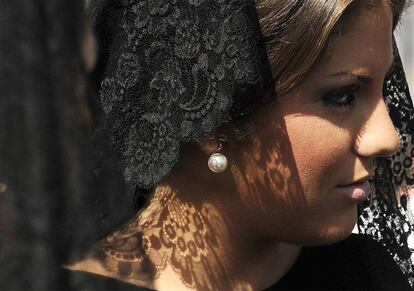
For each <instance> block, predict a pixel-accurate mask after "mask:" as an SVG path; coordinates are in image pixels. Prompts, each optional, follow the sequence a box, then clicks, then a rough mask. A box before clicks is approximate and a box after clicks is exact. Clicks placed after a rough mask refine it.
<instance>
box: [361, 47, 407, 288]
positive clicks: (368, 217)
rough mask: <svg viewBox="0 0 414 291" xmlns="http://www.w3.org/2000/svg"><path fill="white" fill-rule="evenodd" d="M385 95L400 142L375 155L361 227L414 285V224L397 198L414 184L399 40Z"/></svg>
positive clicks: (362, 206) (384, 91)
mask: <svg viewBox="0 0 414 291" xmlns="http://www.w3.org/2000/svg"><path fill="white" fill-rule="evenodd" d="M383 95H384V100H385V103H386V105H387V109H388V111H389V115H390V117H391V120H392V121H393V123H394V127H395V129H396V131H397V132H398V135H399V138H400V146H399V148H398V150H397V151H396V152H395V153H394V154H393V155H391V156H389V157H378V158H376V159H375V161H374V170H375V174H374V178H373V180H372V181H370V182H371V196H372V197H371V199H369V200H367V201H364V202H362V203H361V204H360V205H359V218H358V228H359V232H360V233H362V234H367V235H369V236H371V237H372V238H374V239H375V240H376V241H379V242H380V243H381V244H382V245H384V246H385V247H386V249H387V251H388V252H389V254H390V255H391V256H392V257H393V258H394V260H395V261H396V262H397V263H398V265H399V266H400V268H401V270H402V271H403V272H404V274H405V275H406V277H407V279H408V281H409V282H410V284H411V286H414V268H413V262H412V261H411V258H410V257H411V256H412V252H411V250H410V249H409V247H408V238H409V235H410V233H412V230H413V225H411V224H410V222H409V220H408V217H407V214H406V212H405V210H404V209H403V207H402V206H401V205H399V203H398V200H397V197H398V196H401V195H402V194H404V195H408V193H407V192H408V189H410V188H412V187H414V186H413V184H414V168H413V162H412V161H413V158H414V147H413V145H414V139H413V132H414V108H413V104H412V100H411V97H410V92H409V89H408V85H407V81H406V78H405V74H404V70H403V65H402V62H401V58H400V56H399V53H398V48H397V46H396V44H395V42H394V69H393V71H392V73H391V74H390V75H389V76H388V78H387V79H386V80H385V82H384V90H383ZM403 200H404V199H403Z"/></svg>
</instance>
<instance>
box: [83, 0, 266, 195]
mask: <svg viewBox="0 0 414 291" xmlns="http://www.w3.org/2000/svg"><path fill="white" fill-rule="evenodd" d="M90 10H91V12H90V13H91V15H92V20H93V23H94V27H95V33H96V35H97V37H98V39H99V43H100V52H101V58H100V63H99V64H98V70H99V71H100V72H101V75H100V76H98V77H100V78H101V80H100V81H102V82H101V89H100V101H101V106H102V109H103V111H104V115H103V117H104V126H105V127H106V128H107V129H108V133H109V135H110V136H111V138H112V142H113V144H114V147H115V148H116V150H117V152H118V154H119V157H120V160H121V163H122V166H123V169H122V170H123V174H124V177H125V181H126V182H127V183H128V184H130V185H133V186H138V187H141V188H145V189H150V188H152V187H153V186H155V185H156V184H158V183H159V182H160V180H161V179H162V178H163V177H164V176H165V175H167V174H168V173H169V171H170V170H171V168H172V167H173V166H174V164H175V163H176V162H177V161H178V158H179V155H180V147H181V144H183V143H185V142H189V141H194V140H196V139H197V138H199V137H201V136H204V135H209V134H212V133H213V131H214V130H215V129H217V128H218V127H219V126H221V125H223V123H225V122H228V121H230V120H231V119H232V118H234V117H235V116H234V115H236V113H237V115H240V114H241V113H245V112H243V110H244V109H245V108H246V105H247V104H255V105H256V106H258V105H259V104H260V103H264V101H265V100H264V99H265V98H269V96H272V95H271V94H261V92H262V91H266V89H268V88H270V86H272V85H273V79H272V77H271V70H270V65H269V63H268V60H267V55H266V51H265V47H264V44H263V42H262V37H261V32H260V25H259V21H258V16H257V12H256V9H255V1H253V0H230V1H213V0H203V1H188V0H187V1H176V0H168V1H148V0H139V1H138V0H123V1H119V0H116V1H111V0H108V1H100V0H96V1H92V2H91V7H90ZM258 96H261V97H260V98H258ZM272 97H274V96H272Z"/></svg>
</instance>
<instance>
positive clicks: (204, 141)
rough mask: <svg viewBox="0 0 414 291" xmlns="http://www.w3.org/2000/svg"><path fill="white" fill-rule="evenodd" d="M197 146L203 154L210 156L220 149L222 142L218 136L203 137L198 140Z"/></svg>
mask: <svg viewBox="0 0 414 291" xmlns="http://www.w3.org/2000/svg"><path fill="white" fill-rule="evenodd" d="M197 146H198V147H199V149H200V150H201V152H203V153H204V154H205V155H207V156H210V155H212V154H214V153H215V152H216V151H217V150H219V149H220V141H219V138H218V137H217V136H208V137H201V138H199V139H198V140H197Z"/></svg>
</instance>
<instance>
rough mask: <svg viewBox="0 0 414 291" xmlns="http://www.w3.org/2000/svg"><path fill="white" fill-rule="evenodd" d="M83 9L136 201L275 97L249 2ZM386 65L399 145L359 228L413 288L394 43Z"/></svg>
mask: <svg viewBox="0 0 414 291" xmlns="http://www.w3.org/2000/svg"><path fill="white" fill-rule="evenodd" d="M90 13H91V16H92V20H93V25H94V27H95V30H96V35H97V37H98V40H99V42H100V47H101V52H100V55H101V59H100V62H99V63H98V68H97V72H98V73H100V75H99V76H97V78H98V79H99V80H101V81H102V82H101V90H100V94H99V95H100V96H99V97H100V103H101V107H102V109H103V123H104V126H105V128H106V130H107V132H108V134H109V136H110V137H111V140H112V143H113V145H114V148H115V149H116V151H117V153H118V155H119V157H120V161H121V165H122V166H121V168H122V171H123V176H124V178H125V181H126V183H127V184H128V185H129V188H130V189H135V187H136V189H137V190H136V193H138V196H139V195H141V196H142V195H143V193H146V192H145V191H144V190H145V189H147V190H148V189H151V188H152V187H153V186H154V185H156V184H157V183H158V182H159V181H160V180H161V179H162V178H163V177H164V176H165V175H166V174H167V173H168V172H169V171H170V170H171V168H172V167H173V166H174V164H175V163H176V162H177V160H178V158H179V155H180V147H181V145H182V144H183V143H185V142H188V141H192V140H195V139H197V138H199V137H201V136H203V135H208V134H210V133H212V132H213V131H214V130H215V129H217V128H218V127H219V126H221V125H222V124H224V123H225V122H228V121H230V120H231V119H234V118H237V115H238V114H240V115H243V114H244V113H246V112H245V111H248V110H247V108H250V109H251V108H253V107H254V106H260V105H263V104H265V103H266V102H269V101H271V100H272V99H273V98H275V96H274V95H273V94H266V95H265V94H262V93H260V92H264V91H266V90H269V88H270V86H271V85H272V84H273V80H272V78H271V71H270V66H269V64H268V61H267V56H266V51H265V49H264V45H263V42H262V36H261V32H260V26H259V22H258V18H257V12H256V8H255V1H254V0H186V1H178V0H121V1H118V0H117V1H112V0H105V1H102V0H95V1H94V0H92V2H91V4H90ZM394 59H395V67H394V71H393V73H392V74H391V76H390V77H389V79H388V80H386V82H385V86H384V96H385V100H386V103H387V105H388V109H389V113H390V116H391V118H392V120H393V122H394V125H395V127H396V129H397V130H398V133H399V135H400V139H401V144H400V148H399V150H398V151H397V152H396V153H395V154H394V155H393V156H392V157H387V158H378V159H376V161H375V177H374V179H373V180H372V181H371V184H372V189H373V198H372V200H371V201H367V202H365V203H363V204H361V205H360V216H359V221H358V226H359V231H360V233H364V234H367V235H370V236H372V237H374V238H375V239H376V240H378V241H380V242H381V243H382V244H383V245H384V246H385V247H386V248H387V250H388V252H389V253H390V254H391V255H392V256H393V257H394V259H395V261H396V262H397V263H398V264H399V266H400V267H401V269H402V270H403V272H404V273H405V274H406V276H407V278H408V280H409V281H410V283H411V284H413V283H414V273H413V264H412V261H411V250H410V248H409V245H408V242H409V238H410V234H411V229H412V223H410V221H409V220H408V218H407V212H406V209H404V207H403V206H404V205H401V204H400V201H399V200H398V199H397V198H396V194H398V193H400V194H401V193H408V191H409V189H410V187H411V185H412V184H413V181H414V178H413V173H414V172H413V168H412V157H413V155H414V149H413V138H412V133H413V117H414V111H413V110H414V109H413V105H412V101H411V99H410V95H409V92H408V87H407V83H406V80H405V76H404V71H403V67H402V64H401V60H400V58H399V55H398V50H397V48H396V46H394ZM261 90H262V91H261ZM258 96H262V97H261V98H259V97H258ZM265 96H266V98H265ZM404 197H405V196H404V195H403V199H402V200H401V201H403V202H404ZM403 204H404V203H403ZM410 246H411V245H410Z"/></svg>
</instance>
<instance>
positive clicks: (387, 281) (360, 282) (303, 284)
mask: <svg viewBox="0 0 414 291" xmlns="http://www.w3.org/2000/svg"><path fill="white" fill-rule="evenodd" d="M278 289H280V290H282V289H283V290H289V289H291V290H292V289H318V290H323V289H325V290H327V289H331V290H332V289H337V290H338V289H341V290H350V289H352V290H412V289H411V288H410V286H409V284H408V281H407V280H406V278H405V276H404V275H403V273H402V271H401V270H400V269H399V267H398V266H397V264H396V263H395V262H394V260H393V259H392V257H391V256H390V255H389V254H388V253H387V251H386V250H385V248H384V247H383V246H382V245H381V244H379V243H378V242H376V241H375V240H373V239H372V238H371V237H369V236H366V235H360V234H358V235H357V234H352V235H351V236H350V237H348V238H347V239H345V240H343V241H341V242H339V243H336V244H332V245H327V246H318V247H305V248H303V250H302V252H301V254H300V256H299V258H298V260H297V261H296V263H295V265H294V266H293V267H292V269H291V270H290V271H289V272H288V273H287V274H286V275H285V276H284V277H283V278H282V279H281V280H280V281H279V282H278V283H277V284H276V285H274V286H273V287H272V288H270V289H269V290H278Z"/></svg>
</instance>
